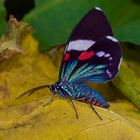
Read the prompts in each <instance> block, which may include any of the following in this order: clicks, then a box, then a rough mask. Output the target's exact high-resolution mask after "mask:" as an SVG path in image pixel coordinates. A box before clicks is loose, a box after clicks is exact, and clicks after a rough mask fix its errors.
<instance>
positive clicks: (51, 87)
mask: <svg viewBox="0 0 140 140" xmlns="http://www.w3.org/2000/svg"><path fill="white" fill-rule="evenodd" d="M50 90H51V92H52V93H57V86H56V85H55V84H53V85H51V86H50Z"/></svg>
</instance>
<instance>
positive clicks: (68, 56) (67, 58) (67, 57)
mask: <svg viewBox="0 0 140 140" xmlns="http://www.w3.org/2000/svg"><path fill="white" fill-rule="evenodd" d="M69 58H70V54H69V53H66V54H65V56H64V60H65V61H67V60H69Z"/></svg>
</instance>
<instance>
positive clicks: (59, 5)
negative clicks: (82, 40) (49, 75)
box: [25, 0, 140, 50]
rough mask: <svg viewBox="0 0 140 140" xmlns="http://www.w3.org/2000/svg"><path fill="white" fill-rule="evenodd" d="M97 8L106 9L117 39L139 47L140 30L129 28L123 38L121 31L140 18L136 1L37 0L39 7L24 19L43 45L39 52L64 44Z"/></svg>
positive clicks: (139, 6) (139, 7)
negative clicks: (84, 16)
mask: <svg viewBox="0 0 140 140" xmlns="http://www.w3.org/2000/svg"><path fill="white" fill-rule="evenodd" d="M94 6H99V7H101V8H102V9H103V11H104V12H105V14H106V15H107V17H108V19H109V21H110V22H111V25H112V27H113V30H115V33H116V34H115V36H116V37H117V38H119V39H120V38H121V40H122V41H129V42H132V43H136V44H140V42H139V41H138V40H137V38H135V35H136V34H137V35H139V36H140V28H138V29H137V30H136V31H135V32H137V33H135V34H131V29H133V28H130V31H129V34H125V36H122V33H123V30H122V31H121V28H122V27H123V26H124V27H125V25H126V24H128V23H129V22H132V21H134V20H138V19H140V14H139V10H140V5H138V4H137V3H136V2H135V1H134V0H123V1H122V0H117V1H113V2H111V1H110V0H106V1H102V0H89V1H87V0H76V1H75V0H47V1H46V0H42V1H39V0H38V1H36V8H35V9H34V10H33V11H32V12H31V13H30V14H29V15H27V16H26V18H25V20H26V22H29V23H30V24H31V25H32V26H33V28H34V32H35V36H36V38H38V39H39V42H40V43H41V48H40V49H41V50H47V49H50V47H51V46H55V45H58V44H63V43H65V42H66V41H67V39H68V37H69V34H70V32H71V30H72V28H73V27H74V26H75V24H76V23H77V22H78V21H79V20H80V18H81V17H83V15H84V14H85V13H86V12H87V11H89V9H91V8H92V7H94ZM130 27H131V26H130ZM132 32H133V30H132ZM130 35H131V36H130ZM46 46H47V47H46Z"/></svg>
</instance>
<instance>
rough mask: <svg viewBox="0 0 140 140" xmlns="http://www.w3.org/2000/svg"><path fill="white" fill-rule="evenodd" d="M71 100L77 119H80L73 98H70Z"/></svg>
mask: <svg viewBox="0 0 140 140" xmlns="http://www.w3.org/2000/svg"><path fill="white" fill-rule="evenodd" d="M69 100H70V102H71V104H72V106H73V108H74V110H75V114H76V118H77V119H78V118H79V117H78V112H77V109H76V106H75V105H74V103H73V101H72V99H71V98H69Z"/></svg>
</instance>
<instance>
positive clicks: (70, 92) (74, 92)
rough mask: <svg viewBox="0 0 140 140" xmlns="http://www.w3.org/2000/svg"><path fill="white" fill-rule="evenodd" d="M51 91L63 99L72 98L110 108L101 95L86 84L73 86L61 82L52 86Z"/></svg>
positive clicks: (66, 82)
mask: <svg viewBox="0 0 140 140" xmlns="http://www.w3.org/2000/svg"><path fill="white" fill-rule="evenodd" d="M50 89H51V91H52V92H53V93H58V95H60V96H61V97H62V98H71V99H73V100H78V101H82V102H85V103H91V104H93V105H95V106H100V107H103V108H108V107H109V104H108V103H107V102H106V100H105V99H104V98H103V97H102V96H101V95H100V94H99V93H97V92H96V91H95V90H93V89H92V88H90V87H88V86H87V85H84V84H71V83H69V82H68V81H60V82H56V83H55V84H53V85H52V86H50Z"/></svg>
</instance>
